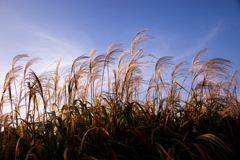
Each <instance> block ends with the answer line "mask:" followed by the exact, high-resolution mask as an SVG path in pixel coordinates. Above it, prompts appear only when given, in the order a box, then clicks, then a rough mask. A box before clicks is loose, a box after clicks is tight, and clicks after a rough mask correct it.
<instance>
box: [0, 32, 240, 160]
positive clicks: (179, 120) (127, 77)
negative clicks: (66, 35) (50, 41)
mask: <svg viewBox="0 0 240 160" xmlns="http://www.w3.org/2000/svg"><path fill="white" fill-rule="evenodd" d="M144 32H146V30H143V31H140V32H138V33H137V34H136V35H135V36H134V38H133V40H132V44H131V48H130V49H127V50H123V49H122V47H123V45H122V44H121V43H114V44H112V45H111V46H110V48H109V49H108V51H107V54H106V55H104V54H101V55H97V56H95V49H92V50H91V52H90V56H86V55H82V56H79V57H77V58H76V59H75V60H74V62H73V64H72V66H71V69H70V70H69V71H65V72H62V71H60V70H59V66H60V65H61V64H60V63H61V60H62V59H61V58H60V59H59V60H58V61H57V65H56V70H55V71H54V72H44V73H42V74H41V75H37V74H36V73H35V72H34V71H33V70H32V69H30V66H31V65H32V64H33V63H35V62H36V61H38V60H39V58H33V59H31V60H29V61H28V62H27V63H26V65H25V67H22V66H21V65H18V66H16V63H18V61H19V60H21V59H22V58H26V57H27V55H17V56H16V57H14V58H13V61H12V69H11V70H10V71H9V72H8V73H7V75H6V77H5V81H4V84H3V90H2V95H1V101H0V107H1V117H0V120H1V129H2V130H1V132H0V159H6V160H8V159H26V160H27V159H34V160H35V159H51V160H52V159H56V160H61V159H64V160H66V159H70V160H71V159H94V160H95V159H109V160H111V159H114V160H117V159H119V160H120V159H149V160H150V159H153V160H154V159H167V160H170V159H171V160H174V159H179V160H182V159H192V160H194V159H204V160H205V159H210V160H211V159H212V160H215V159H238V157H239V156H240V155H239V148H240V134H239V133H240V130H239V129H240V128H239V107H240V106H239V95H238V94H237V85H238V83H237V81H236V79H235V75H236V74H237V73H238V72H239V69H237V70H236V72H234V74H233V75H232V76H230V75H228V68H230V67H231V66H230V63H231V62H230V61H228V60H225V59H222V58H214V59H199V58H200V55H201V54H203V53H204V52H205V51H206V50H207V49H203V50H201V51H199V52H198V53H197V54H196V55H195V56H194V57H193V60H192V62H191V64H189V63H188V62H186V61H183V62H180V63H179V64H177V65H175V66H173V61H172V60H173V57H169V56H165V57H161V58H159V59H158V60H156V64H155V68H154V74H153V75H152V76H151V78H150V79H149V83H148V89H147V90H146V92H145V93H146V95H145V98H144V99H142V100H140V99H139V98H138V95H139V92H140V89H141V84H142V82H143V80H144V79H143V78H144V77H143V73H142V70H141V68H142V67H144V66H146V65H147V64H149V63H152V62H151V61H145V58H146V57H153V58H154V56H152V55H150V54H144V52H143V51H144V47H140V49H138V47H137V46H138V45H139V44H140V43H141V42H142V41H143V40H147V39H149V37H148V36H147V35H144V34H143V33H144ZM117 54H119V59H118V61H117V63H116V64H117V68H116V69H114V70H113V75H114V76H113V77H110V72H111V71H110V65H111V64H114V62H115V60H116V58H117V57H116V55H117ZM189 65H190V67H189ZM170 67H172V68H173V69H172V72H171V74H170V81H165V80H164V78H163V75H162V73H164V72H165V70H167V69H169V68H170ZM187 67H189V68H187ZM106 72H107V73H106ZM187 82H188V83H189V84H187V85H188V86H190V87H189V88H186V87H185V85H186V83H187ZM104 84H106V86H104ZM184 97H186V98H184ZM4 106H7V107H11V112H10V113H5V114H3V107H4ZM21 109H23V110H24V111H25V112H26V116H25V117H22V116H21V115H20V110H21Z"/></svg>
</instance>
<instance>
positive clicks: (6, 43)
mask: <svg viewBox="0 0 240 160" xmlns="http://www.w3.org/2000/svg"><path fill="white" fill-rule="evenodd" d="M142 29H149V31H147V32H146V33H147V34H148V35H149V36H151V37H152V39H151V40H149V41H148V42H146V43H144V44H143V45H145V46H146V48H145V53H147V54H148V53H149V54H153V55H155V56H156V57H158V58H160V57H162V56H174V57H175V63H177V62H179V61H183V60H187V61H191V60H192V58H193V56H194V55H195V53H197V52H198V51H199V50H201V49H204V48H209V49H208V50H207V52H205V53H204V54H203V56H202V57H205V58H215V57H221V58H225V59H228V60H231V61H232V63H233V64H232V66H233V69H232V70H230V73H233V72H234V71H235V70H236V69H237V68H238V67H240V63H239V60H240V2H239V1H238V0H175V1H174V0H75V1H74V0H69V1H67V0H1V1H0V55H1V56H0V76H1V77H0V82H1V85H2V82H3V79H4V77H5V74H6V72H7V71H8V70H10V69H11V60H12V58H13V57H14V56H15V55H17V54H28V55H29V56H30V58H34V57H38V56H40V57H41V58H42V60H41V62H40V65H37V66H38V67H37V68H36V70H39V71H44V69H45V68H46V67H47V66H48V65H50V64H52V63H53V62H55V61H57V60H58V59H59V58H60V56H61V55H62V56H63V57H64V59H63V61H62V63H61V66H62V67H66V66H70V65H71V63H72V62H73V60H74V59H75V58H76V57H78V56H80V55H82V54H89V52H90V50H91V49H92V48H96V50H97V52H96V54H101V53H105V52H106V51H107V49H108V47H109V46H110V45H111V44H112V43H113V42H116V41H118V42H123V43H124V44H125V46H126V48H129V47H130V45H131V40H132V38H133V36H134V35H135V34H136V33H137V32H138V31H141V30H142ZM30 58H29V59H30ZM148 70H149V69H148ZM169 74H170V73H169ZM149 76H150V74H149ZM237 77H239V78H238V79H240V76H239V75H238V76H237ZM146 79H148V78H147V77H146Z"/></svg>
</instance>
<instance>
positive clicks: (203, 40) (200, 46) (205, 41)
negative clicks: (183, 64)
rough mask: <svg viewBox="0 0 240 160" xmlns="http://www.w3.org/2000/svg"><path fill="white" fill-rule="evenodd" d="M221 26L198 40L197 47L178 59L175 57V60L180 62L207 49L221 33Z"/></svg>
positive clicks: (191, 48)
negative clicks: (209, 43)
mask: <svg viewBox="0 0 240 160" xmlns="http://www.w3.org/2000/svg"><path fill="white" fill-rule="evenodd" d="M220 27H221V24H220V23H219V24H218V25H217V26H216V27H215V28H213V29H212V30H210V31H209V32H208V33H207V34H206V35H204V36H202V37H199V38H197V39H196V40H195V41H196V42H197V43H196V45H195V46H193V47H190V49H188V50H187V52H185V54H181V55H179V56H177V57H175V60H179V59H184V58H185V57H187V56H189V55H193V54H195V53H197V52H198V51H200V50H202V49H204V48H207V46H206V45H207V44H208V42H210V41H211V40H212V39H213V38H215V37H216V36H217V35H218V34H219V31H220V29H221V28H220Z"/></svg>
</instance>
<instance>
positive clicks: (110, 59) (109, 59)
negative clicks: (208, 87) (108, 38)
mask: <svg viewBox="0 0 240 160" xmlns="http://www.w3.org/2000/svg"><path fill="white" fill-rule="evenodd" d="M122 47H123V44H122V43H119V42H118V43H113V44H112V45H111V46H110V47H109V48H108V51H107V55H106V57H105V60H104V64H103V73H102V85H101V93H102V87H103V79H104V71H105V67H107V74H108V75H107V78H108V82H107V85H108V88H107V92H108V93H109V91H110V78H109V64H112V65H114V64H115V63H114V60H116V58H115V57H114V55H115V54H116V53H119V52H122V49H121V48H122Z"/></svg>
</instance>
